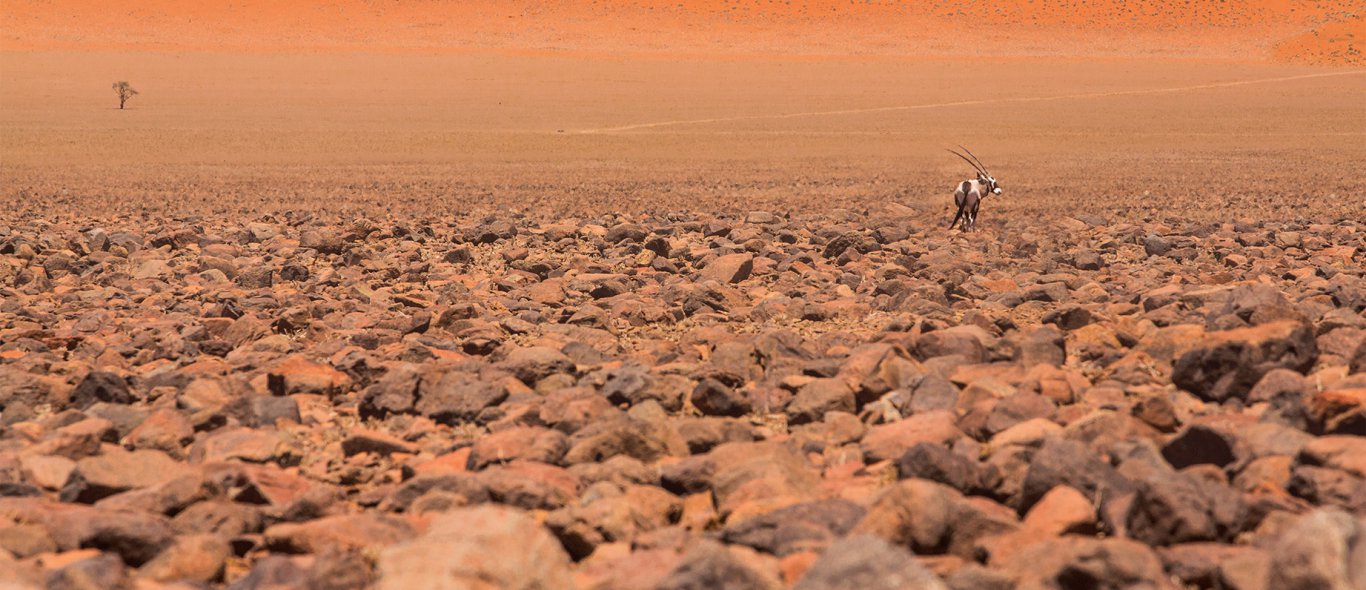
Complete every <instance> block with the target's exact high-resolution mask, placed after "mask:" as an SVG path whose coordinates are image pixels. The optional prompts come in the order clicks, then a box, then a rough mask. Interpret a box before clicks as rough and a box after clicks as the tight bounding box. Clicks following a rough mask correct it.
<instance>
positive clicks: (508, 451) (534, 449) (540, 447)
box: [469, 426, 569, 470]
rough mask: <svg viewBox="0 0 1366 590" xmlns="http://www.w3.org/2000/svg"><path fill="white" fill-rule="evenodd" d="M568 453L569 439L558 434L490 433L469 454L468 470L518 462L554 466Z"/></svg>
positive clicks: (535, 430) (529, 430) (532, 430)
mask: <svg viewBox="0 0 1366 590" xmlns="http://www.w3.org/2000/svg"><path fill="white" fill-rule="evenodd" d="M568 450H569V439H568V437H566V436H565V435H564V434H563V433H561V432H559V431H558V430H550V429H548V428H539V427H532V426H518V427H513V428H508V429H506V430H500V431H498V432H493V433H490V434H488V435H486V436H483V437H480V438H479V440H477V441H475V443H474V446H473V447H471V448H470V450H469V466H470V468H471V469H476V470H478V469H483V468H484V467H485V466H488V465H491V464H494V463H506V462H510V461H515V460H518V459H521V460H527V461H538V462H541V463H549V464H556V463H558V462H559V461H560V459H562V458H563V457H564V454H565V452H567V451H568Z"/></svg>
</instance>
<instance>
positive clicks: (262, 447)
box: [189, 428, 301, 465]
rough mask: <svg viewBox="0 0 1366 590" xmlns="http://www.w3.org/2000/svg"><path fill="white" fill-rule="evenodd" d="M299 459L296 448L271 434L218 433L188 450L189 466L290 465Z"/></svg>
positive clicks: (260, 432)
mask: <svg viewBox="0 0 1366 590" xmlns="http://www.w3.org/2000/svg"><path fill="white" fill-rule="evenodd" d="M300 458H301V455H300V453H299V450H298V448H297V447H295V446H294V445H293V444H291V443H289V442H287V441H286V440H285V439H284V438H283V437H282V436H281V435H279V434H277V433H273V432H265V431H260V430H252V429H249V428H235V429H229V430H221V431H218V432H215V433H213V434H212V435H210V436H208V437H206V438H204V439H203V440H200V441H198V442H196V443H195V444H194V446H193V447H191V448H190V455H189V459H190V462H191V463H217V462H221V461H231V460H238V461H246V462H248V463H266V462H271V463H278V464H280V465H293V464H295V463H298V462H299V459H300Z"/></svg>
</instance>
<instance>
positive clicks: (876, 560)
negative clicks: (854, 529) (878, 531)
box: [793, 535, 948, 590]
mask: <svg viewBox="0 0 1366 590" xmlns="http://www.w3.org/2000/svg"><path fill="white" fill-rule="evenodd" d="M843 588H860V589H866V590H948V586H947V585H945V584H944V582H943V581H942V580H940V579H939V578H938V577H936V576H935V575H934V574H933V573H932V572H930V570H928V569H926V568H925V566H922V565H920V564H919V563H917V562H916V560H915V557H913V556H912V555H911V552H909V551H907V550H905V549H903V548H901V547H897V546H895V545H892V544H890V543H888V542H886V541H883V540H882V539H879V538H877V537H873V536H870V535H857V536H854V537H849V538H847V539H844V540H841V541H839V542H837V543H835V544H834V545H832V546H831V547H830V548H829V549H828V550H826V551H825V553H824V554H822V555H821V557H820V559H817V560H816V562H815V563H814V564H812V565H811V568H810V569H808V570H807V571H806V575H804V576H802V578H801V579H800V580H799V581H798V582H797V584H796V585H795V586H793V590H839V589H843Z"/></svg>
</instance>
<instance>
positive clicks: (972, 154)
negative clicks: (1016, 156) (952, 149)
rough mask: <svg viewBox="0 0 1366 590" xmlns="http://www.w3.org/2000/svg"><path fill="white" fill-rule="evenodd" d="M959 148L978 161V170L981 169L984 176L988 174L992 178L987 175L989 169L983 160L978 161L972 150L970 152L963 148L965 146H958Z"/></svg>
mask: <svg viewBox="0 0 1366 590" xmlns="http://www.w3.org/2000/svg"><path fill="white" fill-rule="evenodd" d="M958 147H960V148H962V149H963V151H965V152H967V153H968V155H969V156H972V159H973V160H976V161H977V167H978V169H980V170H981V171H982V174H986V175H987V176H991V174H989V173H987V167H986V165H985V164H983V163H982V161H981V160H978V159H977V154H974V153H972V151H971V150H969V149H968V148H965V147H963V146H961V145H960V146H958Z"/></svg>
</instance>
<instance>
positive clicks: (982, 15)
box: [0, 0, 1363, 65]
mask: <svg viewBox="0 0 1366 590" xmlns="http://www.w3.org/2000/svg"><path fill="white" fill-rule="evenodd" d="M544 4H546V3H542V2H532V1H526V0H505V1H499V2H450V1H443V0H387V1H382V0H302V1H293V2H279V1H276V0H235V1H233V2H229V3H222V2H205V3H199V2H190V1H186V0H134V1H132V2H121V3H109V2H104V1H103V0H99V1H92V0H41V1H40V0H8V1H6V2H0V48H3V49H9V50H27V49H137V50H186V49H188V50H227V51H242V50H250V51H279V50H289V51H300V50H303V51H319V50H322V51H329V50H357V49H364V50H379V51H449V50H470V49H474V50H477V49H503V50H508V49H522V50H543V51H589V52H594V51H596V52H626V51H632V52H693V53H714V54H736V53H740V54H746V53H749V54H773V53H776V54H787V55H792V54H811V55H822V54H837V55H850V54H857V55H954V56H964V55H1075V56H1115V57H1125V56H1169V57H1196V58H1216V59H1241V60H1248V61H1256V60H1259V59H1280V60H1291V61H1305V62H1310V63H1318V64H1338V65H1342V64H1354V63H1361V60H1362V43H1363V34H1362V16H1363V14H1362V11H1363V9H1362V8H1361V4H1360V2H1359V0H1310V1H1294V0H1226V1H1223V2H1217V3H1216V2H1192V1H1189V0H1003V1H991V2H988V1H976V2H949V1H940V2H892V1H872V0H870V1H860V2H849V1H848V0H810V1H801V0H792V1H790V2H785V1H775V0H764V1H722V0H681V1H679V0H668V1H639V0H637V1H628V2H612V1H606V0H600V1H597V2H563V3H551V4H552V5H550V6H546V5H544Z"/></svg>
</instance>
